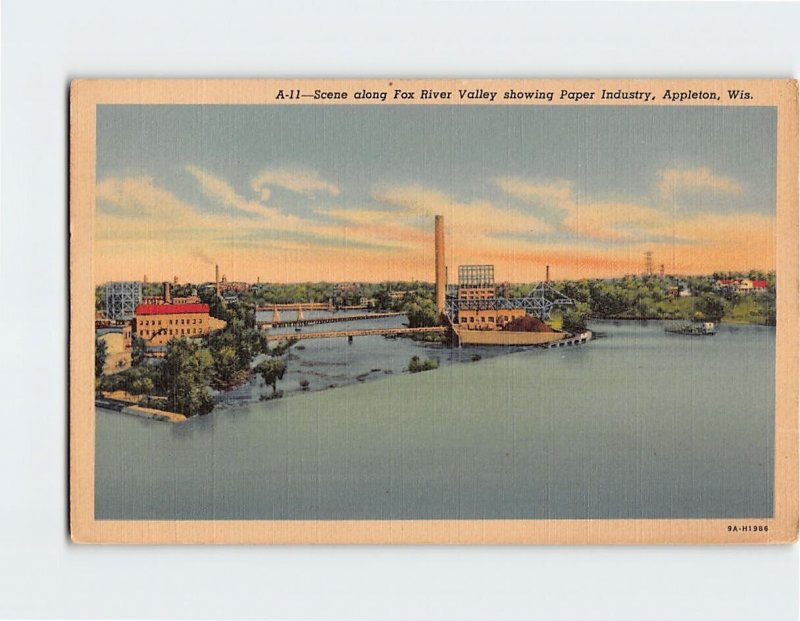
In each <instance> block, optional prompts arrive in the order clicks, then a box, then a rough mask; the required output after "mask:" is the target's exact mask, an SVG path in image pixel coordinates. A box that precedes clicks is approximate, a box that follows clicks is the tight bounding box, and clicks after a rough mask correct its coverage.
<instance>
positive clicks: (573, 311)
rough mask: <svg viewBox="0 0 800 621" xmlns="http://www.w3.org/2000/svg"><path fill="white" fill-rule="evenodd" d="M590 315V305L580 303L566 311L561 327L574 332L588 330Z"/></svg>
mask: <svg viewBox="0 0 800 621" xmlns="http://www.w3.org/2000/svg"><path fill="white" fill-rule="evenodd" d="M588 316H589V305H588V304H583V303H579V304H577V306H576V307H575V308H570V309H567V310H565V311H564V314H563V318H562V321H561V327H562V328H563V329H564V330H565V331H567V332H571V333H573V334H577V333H579V332H583V331H584V330H586V320H587V318H588Z"/></svg>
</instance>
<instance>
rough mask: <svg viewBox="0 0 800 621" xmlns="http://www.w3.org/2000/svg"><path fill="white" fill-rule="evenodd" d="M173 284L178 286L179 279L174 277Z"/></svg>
mask: <svg viewBox="0 0 800 621" xmlns="http://www.w3.org/2000/svg"><path fill="white" fill-rule="evenodd" d="M172 282H173V283H174V284H176V285H177V284H178V277H177V276H173V277H172Z"/></svg>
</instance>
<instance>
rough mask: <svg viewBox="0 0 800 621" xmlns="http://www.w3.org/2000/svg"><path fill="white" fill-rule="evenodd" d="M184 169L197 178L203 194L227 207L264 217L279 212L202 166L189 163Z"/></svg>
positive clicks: (275, 214) (272, 215)
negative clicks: (241, 192)
mask: <svg viewBox="0 0 800 621" xmlns="http://www.w3.org/2000/svg"><path fill="white" fill-rule="evenodd" d="M184 170H186V172H188V173H190V174H191V175H192V176H193V177H194V178H195V179H197V181H198V182H199V183H200V188H201V189H202V190H203V194H205V195H206V196H207V197H208V198H210V199H212V200H213V201H215V202H216V203H218V204H219V205H221V206H223V207H225V208H226V209H235V210H239V211H244V212H247V213H252V214H255V215H258V216H264V217H275V216H277V215H278V214H279V212H278V210H277V209H270V208H267V207H265V206H264V205H262V204H261V203H259V202H257V201H253V200H249V199H247V198H245V197H243V196H240V195H239V194H238V193H237V192H236V190H234V189H233V188H232V187H231V186H230V184H228V183H227V182H226V181H224V180H222V179H220V178H219V177H216V176H214V175H212V174H211V173H209V172H207V171H205V170H203V169H202V168H198V167H197V166H191V165H189V166H185V167H184Z"/></svg>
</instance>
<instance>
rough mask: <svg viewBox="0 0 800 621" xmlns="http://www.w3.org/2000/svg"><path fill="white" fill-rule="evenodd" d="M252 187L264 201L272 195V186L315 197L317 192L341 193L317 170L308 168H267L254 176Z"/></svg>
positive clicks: (332, 194)
mask: <svg viewBox="0 0 800 621" xmlns="http://www.w3.org/2000/svg"><path fill="white" fill-rule="evenodd" d="M250 187H251V188H252V190H253V192H255V193H256V194H258V195H259V196H260V197H261V200H264V201H266V200H268V199H269V197H270V196H271V194H272V190H271V188H272V187H277V188H283V189H284V190H289V191H290V192H295V193H297V194H303V195H305V196H307V197H309V198H313V197H314V196H316V195H317V194H329V195H331V196H338V195H339V193H340V190H339V188H338V187H337V186H335V185H334V184H332V183H330V182H328V181H325V180H324V179H323V178H322V177H320V176H319V173H318V172H317V171H315V170H311V169H307V168H296V169H291V168H273V169H265V170H262V171H261V172H260V173H258V175H256V176H255V177H254V178H253V180H252V181H251V182H250Z"/></svg>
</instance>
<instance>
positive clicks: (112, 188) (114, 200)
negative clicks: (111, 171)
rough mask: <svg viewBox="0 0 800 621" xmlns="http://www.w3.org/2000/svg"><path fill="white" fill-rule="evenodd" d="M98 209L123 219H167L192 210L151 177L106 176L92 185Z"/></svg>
mask: <svg viewBox="0 0 800 621" xmlns="http://www.w3.org/2000/svg"><path fill="white" fill-rule="evenodd" d="M95 199H96V201H97V203H98V207H99V208H100V210H101V211H106V212H108V213H109V214H111V215H116V216H120V217H127V218H147V217H152V218H158V219H159V220H161V221H165V222H171V221H176V220H180V219H182V218H185V217H186V216H187V215H188V214H191V213H192V212H193V208H192V206H191V205H189V204H187V203H185V202H183V201H182V200H180V199H179V198H178V197H176V196H175V195H174V194H172V192H170V191H168V190H165V189H163V188H160V187H158V186H156V185H155V183H154V182H153V178H152V177H122V178H119V177H106V178H105V179H103V180H102V181H99V182H98V183H97V185H96V186H95Z"/></svg>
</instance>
